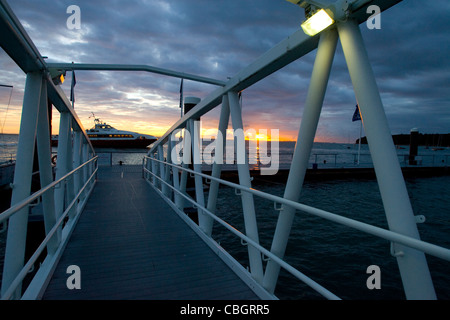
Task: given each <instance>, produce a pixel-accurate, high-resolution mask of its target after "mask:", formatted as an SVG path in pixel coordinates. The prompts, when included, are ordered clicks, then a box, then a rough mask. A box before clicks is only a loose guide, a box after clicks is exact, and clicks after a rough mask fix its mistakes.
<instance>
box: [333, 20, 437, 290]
mask: <svg viewBox="0 0 450 320" xmlns="http://www.w3.org/2000/svg"><path fill="white" fill-rule="evenodd" d="M338 31H339V36H340V39H341V43H342V48H343V51H344V56H345V60H346V61H347V66H348V69H349V72H350V78H351V80H352V84H353V87H354V90H355V94H356V99H357V101H358V104H359V108H360V112H361V117H362V121H363V125H364V131H365V133H366V136H367V142H368V145H369V149H370V153H371V155H372V160H373V165H374V169H375V173H376V176H377V180H378V185H379V188H380V193H381V198H382V200H383V205H384V209H385V212H386V218H387V222H388V225H389V228H390V230H392V231H395V232H398V233H401V234H405V235H408V236H410V237H413V238H416V239H419V232H418V230H417V225H416V221H415V218H414V213H413V210H412V207H411V203H410V200H409V196H408V191H407V189H406V185H405V181H404V179H403V175H402V171H401V168H400V164H399V162H398V158H397V153H396V150H395V146H394V143H393V140H392V135H391V131H390V129H389V126H388V122H387V119H386V115H385V112H384V108H383V103H382V101H381V97H380V93H379V91H378V86H377V83H376V80H375V76H374V74H373V70H372V68H371V66H370V62H369V57H368V55H367V51H366V48H365V45H364V41H363V38H362V35H361V31H360V30H359V26H358V24H357V23H356V22H355V21H353V20H348V21H346V22H341V23H339V24H338ZM395 250H396V251H397V254H396V256H397V263H398V266H399V269H400V274H401V277H402V282H403V287H404V290H405V294H406V297H407V298H408V299H436V294H435V291H434V287H433V283H432V280H431V276H430V272H429V269H428V265H427V262H426V258H425V255H424V254H423V252H420V251H417V250H415V249H411V248H408V247H406V246H403V245H399V244H397V245H395Z"/></svg>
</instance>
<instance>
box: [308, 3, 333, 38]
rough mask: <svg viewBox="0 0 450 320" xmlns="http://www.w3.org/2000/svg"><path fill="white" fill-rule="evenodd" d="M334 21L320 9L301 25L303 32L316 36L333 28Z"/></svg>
mask: <svg viewBox="0 0 450 320" xmlns="http://www.w3.org/2000/svg"><path fill="white" fill-rule="evenodd" d="M333 23H334V20H333V19H332V18H331V17H330V16H329V15H328V13H326V11H325V10H324V9H320V10H319V11H317V12H316V13H314V14H313V15H312V16H311V17H309V18H308V20H306V21H305V22H303V23H302V24H301V27H302V29H303V31H304V32H305V33H306V34H307V35H309V36H311V37H312V36H315V35H316V34H318V33H319V32H321V31H322V30H324V29H326V28H327V27H329V26H331V25H332V24H333Z"/></svg>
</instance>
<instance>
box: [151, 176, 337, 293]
mask: <svg viewBox="0 0 450 320" xmlns="http://www.w3.org/2000/svg"><path fill="white" fill-rule="evenodd" d="M143 169H144V171H146V172H148V173H150V174H151V175H153V176H155V177H156V178H157V179H158V180H160V181H161V182H163V183H164V184H166V185H167V186H168V187H169V188H171V189H172V190H174V191H176V192H177V193H179V194H180V195H181V196H182V197H183V198H185V199H186V200H188V201H189V202H191V203H192V204H194V205H195V206H196V207H197V208H199V209H201V210H202V212H205V213H206V214H208V215H209V216H210V217H211V218H213V219H214V220H216V221H217V222H219V223H220V224H221V225H222V226H224V227H225V228H227V229H228V230H230V231H231V232H232V233H234V234H235V235H236V236H238V237H239V238H241V239H242V240H244V241H246V242H247V243H248V244H250V245H251V246H253V247H255V248H256V249H258V250H259V251H260V252H261V253H263V254H264V255H265V256H266V257H268V258H270V259H273V260H274V261H275V262H277V263H278V264H279V265H280V266H281V267H282V268H284V269H285V270H286V271H288V272H289V273H291V274H292V275H293V276H295V277H296V278H297V279H299V280H301V281H303V282H304V283H305V284H307V285H309V286H310V287H311V288H312V289H314V290H316V291H317V292H318V293H320V294H321V295H322V296H324V297H326V298H328V299H330V300H340V298H339V297H338V296H336V295H335V294H333V293H332V292H330V291H329V290H327V289H326V288H324V287H323V286H322V285H320V284H318V283H317V282H315V281H314V280H312V279H311V278H309V277H308V276H306V275H305V274H304V273H302V272H300V271H299V270H297V269H295V268H294V267H292V266H291V265H290V264H288V263H287V262H285V261H283V260H281V259H280V258H279V257H277V256H276V255H274V254H273V253H272V252H270V251H269V250H267V249H266V248H264V247H263V246H261V245H260V244H258V243H256V242H255V241H254V240H252V239H251V238H249V237H247V236H246V235H245V234H243V233H242V232H240V231H239V230H237V229H236V228H234V227H233V226H231V225H230V224H229V223H227V222H226V221H224V220H222V219H220V218H219V217H218V216H216V215H215V214H214V213H212V212H211V211H209V210H208V209H207V208H205V207H204V206H202V205H200V204H198V203H197V202H196V201H195V200H193V199H192V198H190V197H188V196H186V195H185V194H183V193H182V192H181V191H180V190H177V189H176V188H175V187H173V186H172V185H170V184H169V183H167V182H166V181H164V179H162V178H161V177H158V175H156V174H155V173H153V172H151V171H150V170H148V169H147V168H145V167H144V168H143Z"/></svg>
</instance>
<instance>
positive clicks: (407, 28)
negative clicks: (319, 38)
mask: <svg viewBox="0 0 450 320" xmlns="http://www.w3.org/2000/svg"><path fill="white" fill-rule="evenodd" d="M72 4H76V5H78V6H79V7H80V9H81V29H80V30H69V29H67V28H66V19H67V18H68V16H69V15H68V14H67V13H66V8H67V7H68V6H69V5H72ZM10 6H11V7H12V8H13V10H14V11H15V13H16V15H17V16H18V18H19V19H20V20H21V22H22V23H23V24H24V26H25V28H26V30H27V32H29V34H30V36H31V38H32V39H33V41H34V42H35V44H36V46H37V47H38V49H39V50H40V52H41V53H42V55H44V56H48V61H50V62H55V61H58V62H72V61H74V62H80V63H121V64H147V65H152V66H157V67H161V68H167V69H172V70H177V71H181V72H189V73H193V74H198V75H202V76H206V77H211V78H216V79H221V80H226V79H227V77H232V76H234V75H235V74H237V73H238V72H239V71H240V70H241V69H242V68H244V67H246V66H247V65H249V64H250V63H252V62H253V61H254V60H256V59H257V58H258V57H259V56H260V55H262V54H263V53H264V52H266V51H267V50H269V49H270V48H271V47H273V46H274V45H276V44H277V43H279V42H280V41H282V40H283V39H285V38H286V37H288V36H289V35H290V34H292V33H293V32H294V31H296V30H298V28H299V25H300V23H301V21H302V20H303V18H304V14H303V10H302V9H301V8H299V7H296V6H294V5H292V4H291V3H289V2H287V1H273V0H259V1H256V0H246V1H240V0H229V1H220V2H219V1H214V2H211V1H207V0H190V1H182V0H174V1H170V2H167V1H156V0H134V1H119V0H115V1H106V0H100V1H95V2H94V1H82V0H79V1H73V0H71V1H68V0H67V1H50V0H42V1H39V2H37V1H30V0H16V1H14V2H12V1H11V3H10ZM449 14H450V5H449V3H448V2H447V1H445V0H439V1H429V2H427V3H426V5H424V4H423V2H419V1H402V2H400V3H399V4H397V5H395V6H394V7H393V8H391V9H389V10H388V11H385V12H383V13H382V14H381V29H380V30H369V29H367V27H366V26H365V24H364V23H363V24H361V26H360V29H361V31H362V34H363V36H364V41H365V44H366V47H367V51H368V54H369V57H370V60H371V63H372V67H373V70H374V74H375V76H376V79H377V83H378V86H379V89H380V94H381V96H382V100H383V103H384V106H385V110H386V115H387V117H388V121H389V125H390V127H391V130H392V131H393V133H407V132H409V130H410V129H411V128H412V127H413V126H414V127H419V128H421V130H423V131H424V132H427V131H430V132H449V129H450V128H449V126H448V123H449V121H448V120H449V118H450V111H449V108H448V106H449V102H450V98H449V94H448V85H449V79H450V74H449V73H450V65H449V64H450V62H449V60H448V59H447V56H448V54H449V53H450V44H449V41H448V34H449V32H450V23H449V21H448V15H449ZM314 58H315V51H314V52H311V53H310V54H308V55H307V56H305V57H303V58H302V59H300V60H298V61H295V62H293V63H292V64H290V65H289V66H286V67H285V68H283V69H282V70H279V71H277V72H276V73H274V74H272V75H271V76H269V77H267V78H266V79H263V80H262V81H260V82H259V83H257V84H255V85H254V86H252V87H251V88H248V89H246V90H245V91H244V92H243V113H244V123H245V125H246V126H249V127H253V128H255V129H259V128H262V126H266V127H267V129H270V128H271V127H270V126H276V128H277V129H280V134H281V135H283V134H285V136H289V137H291V138H296V136H297V131H298V128H299V125H300V121H301V116H302V113H303V108H304V102H305V99H306V94H307V91H308V86H309V79H310V76H311V71H312V65H313V63H314ZM0 66H1V67H2V70H4V72H6V73H3V74H2V75H0V81H1V82H5V81H6V80H9V79H11V81H12V82H15V83H17V87H18V88H23V86H24V85H23V82H24V76H23V74H22V75H20V76H16V75H14V76H11V77H9V78H8V77H7V76H6V75H8V74H9V75H11V74H12V73H17V68H16V69H14V67H13V66H12V63H11V60H10V59H9V58H8V57H6V55H5V54H4V53H3V54H2V55H0ZM179 86H180V80H179V79H175V78H170V77H165V76H160V75H154V74H149V73H144V72H142V73H131V72H87V71H78V72H77V86H76V97H77V102H76V110H77V112H78V113H79V114H80V119H81V120H82V121H83V123H85V126H86V127H90V126H91V121H92V119H89V115H90V114H91V112H95V113H96V115H97V116H99V117H100V118H102V119H103V120H105V121H108V122H112V123H115V124H117V126H121V127H123V128H124V129H130V130H132V127H133V124H137V123H139V129H140V130H144V131H145V132H146V133H152V132H158V134H162V133H163V131H164V130H166V129H168V128H169V127H170V126H171V125H172V123H173V122H175V121H176V120H177V119H178V118H179V116H180V109H179V108H178V103H179ZM63 89H64V90H65V91H66V93H69V92H70V75H68V79H67V81H66V83H64V84H63ZM22 90H23V89H22ZM213 90H214V86H212V85H206V84H198V83H195V82H193V81H185V96H187V95H195V96H199V97H200V98H204V97H205V96H207V95H208V94H209V93H210V92H212V91H213ZM355 103H356V101H355V95H354V92H353V87H352V84H351V81H350V77H349V74H348V70H347V67H346V63H345V59H344V56H343V53H342V48H341V46H340V44H338V47H337V50H336V56H335V59H334V62H333V67H332V72H331V75H330V81H329V84H328V89H327V93H326V96H325V101H324V106H323V111H322V117H321V120H320V122H319V127H318V133H317V136H318V137H319V138H320V139H323V140H327V141H345V142H346V141H348V140H350V141H354V139H356V138H357V137H358V135H359V125H357V124H355V123H352V122H351V116H352V114H353V111H354V107H355ZM16 104H17V106H16V108H17V109H19V108H20V102H18V101H16ZM203 119H204V122H205V123H204V125H203V126H204V127H205V126H207V125H208V124H210V125H211V126H216V125H217V121H218V111H217V110H215V111H212V112H210V113H208V114H207V115H205V116H204V117H203ZM143 121H144V122H145V123H147V124H148V127H147V129H144V127H143V126H142V122H143ZM273 128H275V127H273ZM394 131H395V132H394Z"/></svg>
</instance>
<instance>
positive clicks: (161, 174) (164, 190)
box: [158, 144, 168, 195]
mask: <svg viewBox="0 0 450 320" xmlns="http://www.w3.org/2000/svg"><path fill="white" fill-rule="evenodd" d="M158 158H159V161H163V162H164V145H163V144H160V145H159V146H158ZM163 162H160V163H159V177H160V178H161V179H164V178H165V177H166V174H165V172H166V169H167V168H165V165H164V163H163ZM160 184H161V192H162V193H163V194H164V195H167V192H168V188H167V186H166V185H165V184H164V183H161V182H160Z"/></svg>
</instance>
